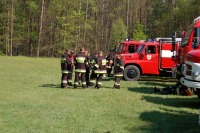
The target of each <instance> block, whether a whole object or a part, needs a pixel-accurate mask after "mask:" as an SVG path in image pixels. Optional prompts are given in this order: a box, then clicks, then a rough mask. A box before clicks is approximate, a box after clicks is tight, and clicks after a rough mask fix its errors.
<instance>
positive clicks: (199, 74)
mask: <svg viewBox="0 0 200 133" xmlns="http://www.w3.org/2000/svg"><path fill="white" fill-rule="evenodd" d="M192 79H193V80H200V72H192Z"/></svg>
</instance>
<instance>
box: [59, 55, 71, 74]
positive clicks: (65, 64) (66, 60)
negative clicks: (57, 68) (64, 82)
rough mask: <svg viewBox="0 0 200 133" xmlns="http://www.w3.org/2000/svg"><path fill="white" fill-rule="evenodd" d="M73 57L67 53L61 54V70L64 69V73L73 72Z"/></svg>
mask: <svg viewBox="0 0 200 133" xmlns="http://www.w3.org/2000/svg"><path fill="white" fill-rule="evenodd" d="M71 64H72V62H71V59H70V57H69V55H67V54H63V55H62V56H61V70H62V73H65V74H68V73H71V72H70V71H69V70H70V68H71Z"/></svg>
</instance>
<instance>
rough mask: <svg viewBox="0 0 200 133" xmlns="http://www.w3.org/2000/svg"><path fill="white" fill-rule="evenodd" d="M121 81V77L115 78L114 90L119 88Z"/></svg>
mask: <svg viewBox="0 0 200 133" xmlns="http://www.w3.org/2000/svg"><path fill="white" fill-rule="evenodd" d="M121 79H122V77H115V84H114V86H113V87H114V88H118V89H119V88H120V80H121Z"/></svg>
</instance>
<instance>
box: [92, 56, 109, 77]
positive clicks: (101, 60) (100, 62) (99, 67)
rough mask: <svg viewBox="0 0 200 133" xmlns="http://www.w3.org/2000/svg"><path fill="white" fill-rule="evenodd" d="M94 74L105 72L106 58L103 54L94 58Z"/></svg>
mask: <svg viewBox="0 0 200 133" xmlns="http://www.w3.org/2000/svg"><path fill="white" fill-rule="evenodd" d="M94 67H95V70H94V73H96V74H106V73H107V71H106V69H107V68H106V59H105V57H103V56H99V57H97V58H96V64H95V65H94Z"/></svg>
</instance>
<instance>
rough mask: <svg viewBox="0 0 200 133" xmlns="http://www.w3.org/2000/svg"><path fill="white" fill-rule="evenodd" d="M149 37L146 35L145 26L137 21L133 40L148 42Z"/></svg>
mask: <svg viewBox="0 0 200 133" xmlns="http://www.w3.org/2000/svg"><path fill="white" fill-rule="evenodd" d="M146 38H147V35H146V34H145V33H144V28H143V25H142V24H140V22H139V21H136V23H135V28H134V29H133V38H132V40H136V41H139V40H146Z"/></svg>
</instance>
